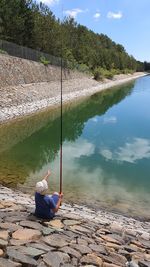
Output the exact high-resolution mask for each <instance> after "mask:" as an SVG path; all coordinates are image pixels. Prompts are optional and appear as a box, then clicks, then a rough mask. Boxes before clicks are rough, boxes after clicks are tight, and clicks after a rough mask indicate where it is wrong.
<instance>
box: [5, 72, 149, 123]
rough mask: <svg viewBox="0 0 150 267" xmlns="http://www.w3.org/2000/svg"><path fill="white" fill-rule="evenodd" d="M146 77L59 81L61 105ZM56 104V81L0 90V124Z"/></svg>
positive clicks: (135, 75)
mask: <svg viewBox="0 0 150 267" xmlns="http://www.w3.org/2000/svg"><path fill="white" fill-rule="evenodd" d="M144 75H146V74H145V73H134V74H133V75H131V74H129V75H117V76H116V77H114V79H113V80H105V81H104V82H96V81H95V80H93V79H92V78H89V77H86V76H85V77H78V78H73V79H66V80H63V104H66V103H68V102H71V101H75V100H77V99H80V98H81V97H82V98H83V97H87V96H90V95H92V94H94V93H96V92H99V91H102V90H105V89H108V88H111V87H113V86H118V85H121V84H123V83H126V82H130V81H132V80H134V79H137V78H139V77H142V76H144ZM57 105H60V81H59V80H58V81H51V82H40V83H39V82H37V83H27V84H20V85H14V86H12V85H11V86H5V87H1V88H0V123H3V122H6V121H8V120H11V119H15V118H18V117H21V116H25V115H29V114H32V113H35V112H37V111H40V110H42V109H45V108H48V107H56V106H57Z"/></svg>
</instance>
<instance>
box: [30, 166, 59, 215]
mask: <svg viewBox="0 0 150 267" xmlns="http://www.w3.org/2000/svg"><path fill="white" fill-rule="evenodd" d="M49 176H50V171H49V170H48V172H47V174H46V176H45V177H44V178H43V180H42V181H40V182H37V183H36V189H35V191H36V192H35V216H36V217H38V218H42V219H48V220H50V219H53V217H54V216H55V213H56V212H57V211H58V209H59V207H60V205H61V201H62V197H63V194H62V193H57V192H54V193H53V195H52V196H50V195H48V194H47V190H48V183H47V179H48V177H49Z"/></svg>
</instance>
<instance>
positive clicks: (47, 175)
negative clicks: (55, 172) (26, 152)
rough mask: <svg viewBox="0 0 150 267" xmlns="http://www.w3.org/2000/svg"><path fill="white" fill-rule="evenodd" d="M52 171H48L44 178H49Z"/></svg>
mask: <svg viewBox="0 0 150 267" xmlns="http://www.w3.org/2000/svg"><path fill="white" fill-rule="evenodd" d="M50 174H51V172H50V170H48V171H47V174H46V175H45V176H44V177H43V180H46V181H47V179H48V177H49V176H50Z"/></svg>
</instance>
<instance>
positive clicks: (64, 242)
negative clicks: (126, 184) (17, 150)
mask: <svg viewBox="0 0 150 267" xmlns="http://www.w3.org/2000/svg"><path fill="white" fill-rule="evenodd" d="M33 213H34V198H33V197H32V196H30V195H27V194H24V193H21V192H19V191H13V190H12V189H8V188H6V187H3V186H0V267H17V266H18V267H19V266H22V267H24V266H29V267H31V266H38V267H61V266H63V267H71V266H86V267H94V266H100V267H119V266H131V267H138V266H139V267H150V222H142V221H137V220H135V219H132V218H127V217H124V216H122V215H118V214H113V213H108V212H106V211H101V210H99V211H94V210H91V209H89V208H87V207H85V206H78V205H75V204H74V205H72V206H71V205H69V204H62V206H61V208H60V209H59V211H58V213H57V216H56V217H55V218H54V219H53V220H51V221H44V220H41V219H37V218H36V217H35V216H34V215H33Z"/></svg>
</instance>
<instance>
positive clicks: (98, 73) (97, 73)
mask: <svg viewBox="0 0 150 267" xmlns="http://www.w3.org/2000/svg"><path fill="white" fill-rule="evenodd" d="M93 75H94V79H95V80H96V81H102V80H103V79H104V71H103V68H100V67H97V68H95V70H94V71H93Z"/></svg>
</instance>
